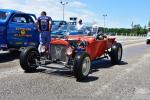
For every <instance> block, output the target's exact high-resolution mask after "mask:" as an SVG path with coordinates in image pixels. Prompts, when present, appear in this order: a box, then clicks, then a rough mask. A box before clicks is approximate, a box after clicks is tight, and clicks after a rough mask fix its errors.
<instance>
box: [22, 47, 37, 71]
mask: <svg viewBox="0 0 150 100" xmlns="http://www.w3.org/2000/svg"><path fill="white" fill-rule="evenodd" d="M38 57H39V53H38V51H37V49H36V48H34V47H27V48H26V49H25V50H23V51H22V52H21V54H20V65H21V68H22V69H23V70H25V71H26V72H33V71H35V70H36V68H37V67H38V66H37V64H36V61H37V60H38Z"/></svg>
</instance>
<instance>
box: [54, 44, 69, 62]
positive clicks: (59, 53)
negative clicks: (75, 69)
mask: <svg viewBox="0 0 150 100" xmlns="http://www.w3.org/2000/svg"><path fill="white" fill-rule="evenodd" d="M51 57H52V60H60V61H64V62H65V61H66V46H65V45H60V44H59V45H58V44H57V45H53V44H52V45H51Z"/></svg>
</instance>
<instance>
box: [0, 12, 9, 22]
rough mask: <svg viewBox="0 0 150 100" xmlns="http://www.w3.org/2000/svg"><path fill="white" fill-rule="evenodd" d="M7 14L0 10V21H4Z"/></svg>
mask: <svg viewBox="0 0 150 100" xmlns="http://www.w3.org/2000/svg"><path fill="white" fill-rule="evenodd" d="M8 16H9V13H8V12H4V11H0V21H2V22H4V21H6V19H7V17H8Z"/></svg>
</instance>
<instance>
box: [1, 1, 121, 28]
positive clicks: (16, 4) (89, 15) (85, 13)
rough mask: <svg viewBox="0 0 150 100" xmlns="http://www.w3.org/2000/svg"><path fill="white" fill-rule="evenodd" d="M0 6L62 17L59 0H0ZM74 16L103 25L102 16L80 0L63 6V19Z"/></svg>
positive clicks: (114, 24) (54, 17)
mask: <svg viewBox="0 0 150 100" xmlns="http://www.w3.org/2000/svg"><path fill="white" fill-rule="evenodd" d="M0 8H3V9H16V10H20V11H23V12H27V13H34V14H36V15H37V16H39V14H40V12H41V11H43V10H44V11H46V12H47V14H48V15H49V16H51V17H52V19H54V20H55V19H57V20H61V19H62V5H61V4H60V0H0ZM71 16H76V17H79V18H81V19H83V21H84V22H90V23H93V22H97V23H98V24H99V25H100V26H103V18H102V17H101V18H99V16H98V15H97V14H96V13H94V12H92V11H90V10H89V8H88V5H87V4H85V3H83V2H81V1H80V0H71V1H69V3H68V5H66V7H65V19H66V20H69V17H71ZM109 23H111V24H110V25H109V27H113V26H114V27H115V26H118V25H119V23H113V22H109Z"/></svg>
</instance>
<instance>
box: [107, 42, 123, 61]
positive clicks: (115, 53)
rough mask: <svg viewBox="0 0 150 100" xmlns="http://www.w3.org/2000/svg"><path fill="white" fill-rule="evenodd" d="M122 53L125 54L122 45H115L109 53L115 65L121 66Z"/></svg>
mask: <svg viewBox="0 0 150 100" xmlns="http://www.w3.org/2000/svg"><path fill="white" fill-rule="evenodd" d="M122 53H123V49H122V45H121V44H120V43H115V44H113V45H112V48H111V51H110V53H109V56H110V58H111V62H112V63H113V64H119V63H120V62H121V59H122Z"/></svg>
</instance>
